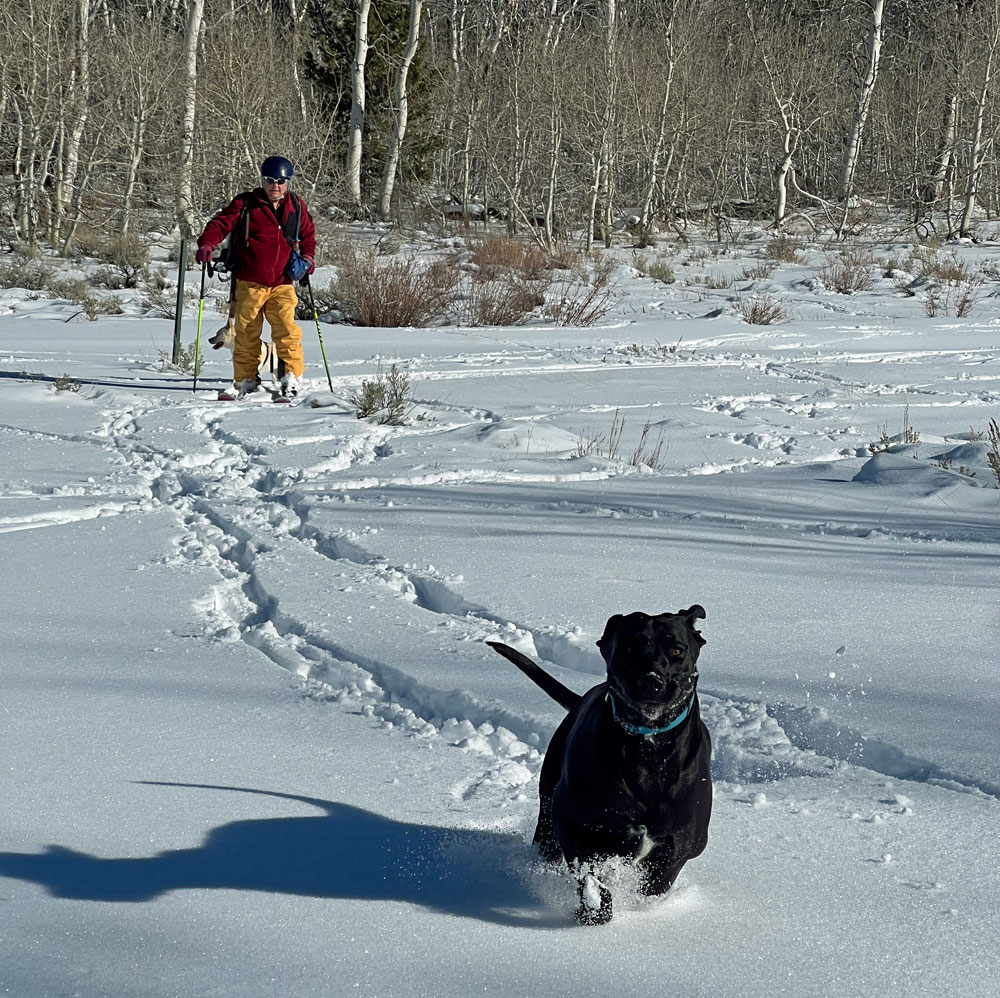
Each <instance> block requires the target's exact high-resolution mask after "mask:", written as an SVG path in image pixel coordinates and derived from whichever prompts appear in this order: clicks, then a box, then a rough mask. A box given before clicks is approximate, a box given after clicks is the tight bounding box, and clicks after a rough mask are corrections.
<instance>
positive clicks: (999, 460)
mask: <svg viewBox="0 0 1000 998" xmlns="http://www.w3.org/2000/svg"><path fill="white" fill-rule="evenodd" d="M988 438H989V442H990V447H989V450H988V451H987V452H986V460H987V462H988V463H989V466H990V471H992V472H993V474H994V476H995V477H996V480H997V488H1000V426H997V421H996V420H995V419H991V420H990V428H989V430H988Z"/></svg>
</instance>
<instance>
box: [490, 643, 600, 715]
mask: <svg viewBox="0 0 1000 998" xmlns="http://www.w3.org/2000/svg"><path fill="white" fill-rule="evenodd" d="M486 643H487V644H488V645H489V646H490V647H491V648H492V649H493V650H494V651H495V652H497V653H499V654H500V655H503V657H504V658H506V659H508V660H509V661H511V662H513V663H514V665H516V666H517V667H518V668H519V669H520V670H521V671H522V672H523V673H524V674H525V675H526V676H527V677H528V678H529V679H530V680H531V681H532V682H534V683H537V684H538V685H539V686H540V687H541V688H542V689H543V690H545V692H546V693H548V695H549V696H550V697H552V699H553V700H555V702H556V703H557V704H559V706H560V707H565V708H566V710H569V709H570V708H571V707H575V706H576V704H577V703H578V701H579V700H581V699H582V698H581V696H580V694H579V693H574V692H573V691H572V690H571V689H570V688H569V687H568V686H563V684H562V683H560V682H559V680H558V679H555V678H553V677H552V676H550V675H549V674H548V673H547V672H546V671H545V670H544V669H543V668H542V667H541V666H540V665H536V664H535V663H534V662H532V661H531V659H530V658H528V656H527V655H522V654H521V653H520V652H519V651H518V650H517V649H516V648H511V646H510V645H505V644H503V642H501V641H487V642H486Z"/></svg>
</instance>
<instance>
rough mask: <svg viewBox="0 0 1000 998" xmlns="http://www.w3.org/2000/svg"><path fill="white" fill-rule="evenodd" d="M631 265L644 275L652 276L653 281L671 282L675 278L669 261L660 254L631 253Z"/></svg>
mask: <svg viewBox="0 0 1000 998" xmlns="http://www.w3.org/2000/svg"><path fill="white" fill-rule="evenodd" d="M632 266H633V267H635V269H636V270H638V271H639V273H640V274H642V275H643V276H644V277H649V278H652V280H654V281H662V282H663V283H664V284H673V283H674V281H675V280H677V276H676V274H675V273H674V268H673V267H672V266H671V264H670V261H669V260H665V259H664V258H663V257H661V256H654V255H652V254H650V253H633V254H632Z"/></svg>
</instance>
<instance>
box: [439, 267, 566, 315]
mask: <svg viewBox="0 0 1000 998" xmlns="http://www.w3.org/2000/svg"><path fill="white" fill-rule="evenodd" d="M545 289H546V284H545V283H544V282H540V281H526V280H523V279H521V278H520V277H518V276H516V275H514V274H510V273H508V274H504V275H502V276H500V277H497V278H496V279H494V280H490V281H481V282H474V283H473V284H472V286H471V288H470V289H469V293H468V295H467V297H466V298H465V300H464V301H463V302H462V307H461V310H460V313H459V322H461V323H462V325H465V326H515V325H517V323H519V322H523V321H524V319H525V317H526V316H528V315H530V314H531V313H532V312H533V311H534V310H535V309H536V308H538V307H539V306H541V305H543V304H544V303H545Z"/></svg>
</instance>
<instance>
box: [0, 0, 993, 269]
mask: <svg viewBox="0 0 1000 998" xmlns="http://www.w3.org/2000/svg"><path fill="white" fill-rule="evenodd" d="M998 50H1000V0H782V2H781V3H775V2H771V0H628V2H625V0H21V2H20V3H18V4H8V5H6V6H5V7H4V9H3V11H2V12H0V213H2V218H3V222H2V223H0V224H2V226H3V230H4V234H5V236H6V238H7V240H8V241H9V242H10V244H11V245H17V246H24V247H35V246H37V245H39V244H41V243H44V244H49V245H51V246H54V247H56V248H57V249H59V250H61V251H65V252H69V251H72V250H73V248H74V245H75V244H76V243H78V242H79V241H80V240H81V239H82V238H83V236H84V235H85V234H92V233H94V232H106V233H122V232H126V233H127V232H129V231H139V230H141V231H143V232H147V231H150V230H151V229H158V230H159V231H163V232H170V231H175V228H179V229H180V232H181V233H182V234H184V235H190V234H191V232H194V231H198V230H199V229H200V227H201V225H202V224H203V222H204V220H205V219H206V218H207V216H208V215H209V214H210V213H211V212H212V210H213V209H214V208H216V207H217V206H218V205H219V204H221V203H224V202H225V201H226V200H228V199H229V197H231V196H232V195H233V194H235V193H237V192H238V191H240V190H242V189H245V188H246V187H247V186H252V185H253V184H254V182H255V177H256V172H257V169H258V165H259V163H260V161H261V160H262V159H263V158H264V157H265V156H267V155H272V154H280V155H285V156H288V157H289V158H290V159H292V160H293V161H294V163H295V168H296V185H297V187H296V189H298V190H299V191H301V192H302V193H303V194H304V196H306V197H307V199H309V200H310V203H312V204H314V205H316V206H318V207H321V208H323V209H329V210H331V211H333V212H335V213H336V214H337V215H338V216H339V217H343V218H376V217H377V218H382V219H386V220H389V221H395V220H403V221H409V220H414V219H419V218H421V217H423V218H427V217H434V213H436V212H439V211H440V207H441V203H442V201H447V202H448V203H449V206H450V207H449V210H450V212H451V213H452V214H458V215H465V216H466V217H468V218H472V219H475V218H478V217H481V216H484V215H489V216H490V217H493V218H495V219H498V220H503V221H505V222H506V225H507V227H508V228H509V229H510V230H511V231H516V230H518V229H522V228H528V227H530V228H531V231H532V232H533V233H534V234H535V237H536V238H537V239H538V240H539V242H541V243H543V244H545V245H549V246H551V245H552V244H553V243H554V242H555V241H556V240H558V239H559V237H560V235H561V234H563V233H568V232H574V233H583V234H584V236H583V238H584V239H585V241H586V243H587V245H588V246H589V245H590V244H591V243H593V242H594V241H604V242H606V243H608V244H610V240H611V239H612V234H613V232H614V231H615V230H616V228H619V227H620V226H621V225H622V224H623V221H624V222H625V223H626V224H627V225H628V226H629V228H630V230H631V231H632V233H633V235H634V237H635V238H636V239H638V240H640V241H642V240H645V239H652V238H655V235H654V234H655V231H656V230H657V229H659V228H663V227H670V226H675V227H676V226H678V225H680V224H683V222H684V220H685V219H687V218H689V217H690V216H691V214H692V213H699V214H701V215H705V216H707V217H708V218H710V219H714V220H715V223H716V224H717V225H719V226H720V227H721V226H723V225H724V224H725V220H726V218H728V217H730V216H732V215H733V214H737V213H745V214H747V215H749V216H752V217H756V218H760V219H762V220H767V221H768V222H770V223H771V224H773V225H774V227H775V228H776V229H781V228H782V227H784V226H786V225H788V224H790V222H791V221H792V220H793V219H802V220H815V219H816V217H817V216H819V217H820V218H821V219H825V220H826V222H828V224H829V225H831V226H832V227H833V228H834V229H835V230H836V231H838V232H849V231H851V229H852V227H855V226H858V225H859V224H863V220H864V217H865V213H866V211H867V210H870V209H871V208H872V207H873V206H874V207H884V208H886V209H889V210H891V211H893V212H895V213H897V214H898V215H899V217H900V218H903V219H905V220H907V221H908V222H909V223H910V224H912V225H914V226H916V227H917V229H918V231H919V232H920V233H921V234H929V233H931V232H935V233H937V234H939V235H948V236H955V235H970V234H975V232H976V224H977V221H978V220H980V219H982V218H987V219H988V218H995V217H996V216H997V214H998V212H1000V177H998V171H997V161H996V155H995V139H996V133H997V129H998V126H1000V117H998V108H997V100H996V90H997V79H998V77H997V70H998V61H1000V51H998ZM808 224H815V223H814V221H809V222H808Z"/></svg>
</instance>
